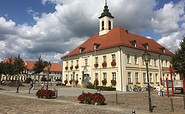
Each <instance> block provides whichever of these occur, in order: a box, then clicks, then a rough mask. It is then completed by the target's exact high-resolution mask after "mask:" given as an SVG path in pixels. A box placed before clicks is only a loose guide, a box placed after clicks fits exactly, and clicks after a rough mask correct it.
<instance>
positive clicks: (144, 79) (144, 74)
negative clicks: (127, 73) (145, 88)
mask: <svg viewBox="0 0 185 114" xmlns="http://www.w3.org/2000/svg"><path fill="white" fill-rule="evenodd" d="M143 82H144V84H146V83H147V79H146V73H143Z"/></svg>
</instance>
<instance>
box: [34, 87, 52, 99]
mask: <svg viewBox="0 0 185 114" xmlns="http://www.w3.org/2000/svg"><path fill="white" fill-rule="evenodd" d="M36 96H37V97H38V98H44V97H45V98H48V99H50V98H52V97H53V96H55V91H52V90H44V89H41V90H38V91H37V92H36Z"/></svg>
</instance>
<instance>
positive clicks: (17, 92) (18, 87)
mask: <svg viewBox="0 0 185 114" xmlns="http://www.w3.org/2000/svg"><path fill="white" fill-rule="evenodd" d="M16 93H19V85H18V86H17V91H16Z"/></svg>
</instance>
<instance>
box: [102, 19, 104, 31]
mask: <svg viewBox="0 0 185 114" xmlns="http://www.w3.org/2000/svg"><path fill="white" fill-rule="evenodd" d="M102 30H104V21H102Z"/></svg>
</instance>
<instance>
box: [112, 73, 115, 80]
mask: <svg viewBox="0 0 185 114" xmlns="http://www.w3.org/2000/svg"><path fill="white" fill-rule="evenodd" d="M112 80H116V72H112Z"/></svg>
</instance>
